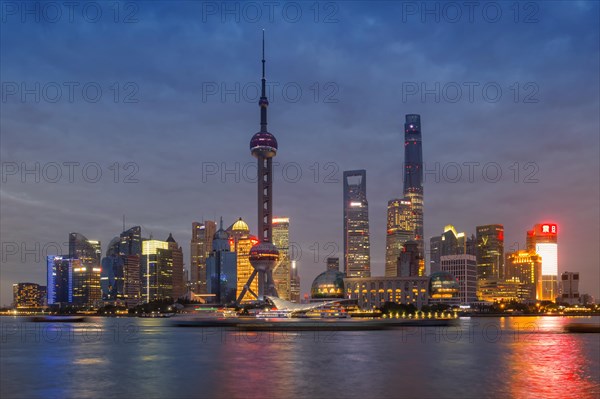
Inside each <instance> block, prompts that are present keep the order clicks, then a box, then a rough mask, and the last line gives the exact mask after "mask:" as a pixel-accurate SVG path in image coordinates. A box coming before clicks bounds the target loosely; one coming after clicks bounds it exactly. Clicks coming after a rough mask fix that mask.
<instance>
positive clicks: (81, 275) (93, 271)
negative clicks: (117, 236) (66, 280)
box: [69, 233, 102, 306]
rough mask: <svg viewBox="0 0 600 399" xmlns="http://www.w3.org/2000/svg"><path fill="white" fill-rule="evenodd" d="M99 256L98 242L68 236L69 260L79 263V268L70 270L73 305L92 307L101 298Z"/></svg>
mask: <svg viewBox="0 0 600 399" xmlns="http://www.w3.org/2000/svg"><path fill="white" fill-rule="evenodd" d="M101 255H102V253H101V249H100V241H95V240H88V239H87V238H86V237H85V236H83V235H82V234H79V233H71V234H69V258H72V259H79V261H80V264H79V266H78V267H73V269H72V273H73V274H72V276H73V280H72V281H73V297H72V299H73V303H75V304H77V305H81V306H93V305H95V304H96V303H97V302H98V301H99V300H100V299H101V298H102V290H101V288H100V273H101V270H102V269H101V265H100V258H101Z"/></svg>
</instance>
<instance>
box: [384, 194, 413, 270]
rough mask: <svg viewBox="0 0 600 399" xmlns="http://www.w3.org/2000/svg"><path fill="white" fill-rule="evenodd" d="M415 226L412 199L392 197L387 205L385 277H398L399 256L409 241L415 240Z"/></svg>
mask: <svg viewBox="0 0 600 399" xmlns="http://www.w3.org/2000/svg"><path fill="white" fill-rule="evenodd" d="M414 238H415V228H414V220H413V214H412V206H411V203H410V201H407V200H402V199H392V200H389V201H388V206H387V230H386V241H385V277H396V275H397V274H396V272H397V267H396V266H397V264H398V257H399V256H400V253H401V252H402V248H403V246H404V244H405V243H406V242H407V241H411V240H414Z"/></svg>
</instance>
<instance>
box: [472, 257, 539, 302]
mask: <svg viewBox="0 0 600 399" xmlns="http://www.w3.org/2000/svg"><path fill="white" fill-rule="evenodd" d="M479 267H480V266H479V263H478V264H477V270H478V271H479V270H480V269H479ZM505 278H506V280H507V281H517V282H519V283H522V284H525V286H526V287H528V291H529V293H530V295H529V296H528V297H527V298H525V299H527V300H532V301H535V300H541V299H542V259H541V257H540V256H539V255H538V254H536V253H535V252H530V251H527V250H520V251H516V252H512V253H509V254H506V262H505Z"/></svg>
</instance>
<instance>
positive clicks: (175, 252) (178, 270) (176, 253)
mask: <svg viewBox="0 0 600 399" xmlns="http://www.w3.org/2000/svg"><path fill="white" fill-rule="evenodd" d="M167 242H168V243H169V246H168V248H169V250H170V251H171V254H170V256H171V258H172V260H173V274H172V280H173V282H172V285H173V291H172V294H171V298H173V299H178V298H181V297H183V296H184V295H185V281H184V280H183V250H182V249H181V247H180V246H179V244H177V241H175V239H174V238H173V235H172V234H170V233H169V237H168V238H167Z"/></svg>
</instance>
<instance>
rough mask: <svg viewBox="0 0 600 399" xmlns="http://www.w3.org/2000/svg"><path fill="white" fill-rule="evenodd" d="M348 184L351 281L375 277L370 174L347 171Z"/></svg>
mask: <svg viewBox="0 0 600 399" xmlns="http://www.w3.org/2000/svg"><path fill="white" fill-rule="evenodd" d="M343 182H344V273H346V276H348V277H369V276H371V243H370V238H369V204H368V202H367V172H366V171H365V170H351V171H345V172H344V176H343Z"/></svg>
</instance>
